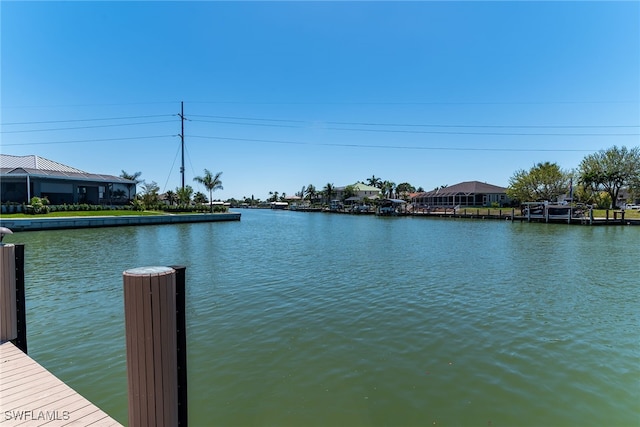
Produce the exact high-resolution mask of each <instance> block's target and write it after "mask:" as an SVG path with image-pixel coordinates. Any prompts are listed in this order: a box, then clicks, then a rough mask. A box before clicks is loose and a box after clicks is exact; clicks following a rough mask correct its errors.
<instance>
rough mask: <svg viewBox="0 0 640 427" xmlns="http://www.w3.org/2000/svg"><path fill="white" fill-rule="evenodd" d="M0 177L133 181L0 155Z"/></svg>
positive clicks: (42, 160)
mask: <svg viewBox="0 0 640 427" xmlns="http://www.w3.org/2000/svg"><path fill="white" fill-rule="evenodd" d="M0 175H3V176H26V175H29V176H34V177H47V178H58V179H70V180H82V181H102V182H105V181H107V182H117V183H122V184H133V183H134V181H131V180H129V179H124V178H121V177H119V176H114V175H102V174H95V173H89V172H85V171H82V170H80V169H76V168H73V167H71V166H67V165H63V164H62V163H58V162H54V161H53V160H49V159H45V158H44V157H40V156H36V155H29V156H12V155H9V154H0Z"/></svg>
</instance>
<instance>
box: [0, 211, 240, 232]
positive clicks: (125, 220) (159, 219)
mask: <svg viewBox="0 0 640 427" xmlns="http://www.w3.org/2000/svg"><path fill="white" fill-rule="evenodd" d="M240 215H241V214H240V213H236V212H228V213H214V214H184V215H148V216H127V215H123V216H68V217H60V218H38V217H34V218H15V219H14V218H11V219H5V218H2V217H0V227H7V228H8V229H10V230H11V231H13V232H16V231H38V230H62V229H73V228H95V227H124V226H132V225H160V224H185V223H194V222H217V221H240Z"/></svg>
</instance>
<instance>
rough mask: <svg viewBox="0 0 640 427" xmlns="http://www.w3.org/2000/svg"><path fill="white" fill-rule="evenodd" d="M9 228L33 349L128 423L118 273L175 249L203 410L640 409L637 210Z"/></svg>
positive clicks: (549, 422) (475, 414)
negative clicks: (605, 214) (20, 257)
mask: <svg viewBox="0 0 640 427" xmlns="http://www.w3.org/2000/svg"><path fill="white" fill-rule="evenodd" d="M5 240H6V241H10V242H12V243H25V244H26V248H25V252H26V267H25V268H26V273H25V274H26V286H27V298H28V300H27V316H28V318H27V322H28V340H29V353H30V355H31V356H32V357H34V358H35V359H36V360H37V361H38V362H40V363H41V364H42V365H44V366H45V367H47V368H48V369H49V370H50V371H52V372H54V373H55V374H56V375H58V376H59V377H60V378H61V379H63V380H64V381H66V382H67V383H68V384H70V385H71V386H72V387H74V388H75V389H76V390H77V391H79V392H80V393H81V394H83V395H84V396H86V397H87V398H88V399H89V400H91V401H92V402H94V403H95V404H96V405H98V406H99V407H101V408H102V409H103V410H105V411H106V412H107V413H109V414H110V415H112V416H113V417H114V418H116V419H117V420H119V421H120V422H122V423H123V424H126V423H127V384H126V362H125V340H124V319H123V316H124V315H123V291H122V272H123V271H124V270H127V269H130V268H134V267H141V266H149V265H174V264H182V265H186V266H187V327H188V330H187V334H188V377H189V388H188V390H189V421H190V424H191V425H193V426H204V425H218V426H256V425H259V426H267V425H268V426H338V425H341V426H425V425H444V426H487V425H490V426H516V425H517V426H542V425H544V426H587V425H590V426H634V425H639V424H640V405H639V402H640V337H639V331H640V310H639V307H640V287H639V284H640V264H639V262H638V259H640V258H639V252H638V250H639V247H640V244H639V243H640V227H628V226H610V227H588V226H568V225H564V224H528V223H511V222H508V221H488V220H487V221H483V220H451V219H426V218H378V217H372V216H349V215H331V214H323V213H302V212H287V211H269V210H243V211H242V220H241V221H240V222H227V223H204V224H185V225H164V226H146V227H123V228H107V229H87V230H65V231H48V232H31V233H17V234H14V235H12V236H8V237H7V238H6V239H5Z"/></svg>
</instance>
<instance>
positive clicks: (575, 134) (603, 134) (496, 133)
mask: <svg viewBox="0 0 640 427" xmlns="http://www.w3.org/2000/svg"><path fill="white" fill-rule="evenodd" d="M325 129H328V130H340V131H343V130H346V131H349V132H374V133H416V134H430V135H490V136H640V133H525V132H462V131H426V130H403V129H354V128H333V127H328V128H325Z"/></svg>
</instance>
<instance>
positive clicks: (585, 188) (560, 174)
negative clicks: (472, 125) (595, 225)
mask: <svg viewBox="0 0 640 427" xmlns="http://www.w3.org/2000/svg"><path fill="white" fill-rule="evenodd" d="M622 190H626V191H628V192H629V195H628V197H629V198H630V199H631V200H636V199H638V198H640V148H639V147H633V148H631V149H628V148H627V147H624V146H623V147H617V146H615V145H614V146H613V147H611V148H609V149H606V150H600V151H598V152H597V153H593V154H589V155H587V156H585V157H584V159H582V161H581V162H580V165H579V166H578V168H577V169H575V170H563V169H561V168H560V166H559V165H558V164H557V163H551V162H544V163H537V164H535V165H534V166H533V167H531V169H529V170H523V169H521V170H518V171H516V172H515V174H514V175H513V176H512V177H511V178H510V180H509V187H508V188H507V195H508V196H509V197H510V198H511V199H512V200H513V201H515V202H527V201H543V200H548V201H555V200H557V199H558V197H560V196H563V195H569V197H570V198H571V199H572V201H576V202H581V203H586V204H592V205H596V206H598V207H600V208H617V207H618V201H619V199H620V198H619V195H620V192H621V191H622Z"/></svg>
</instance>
